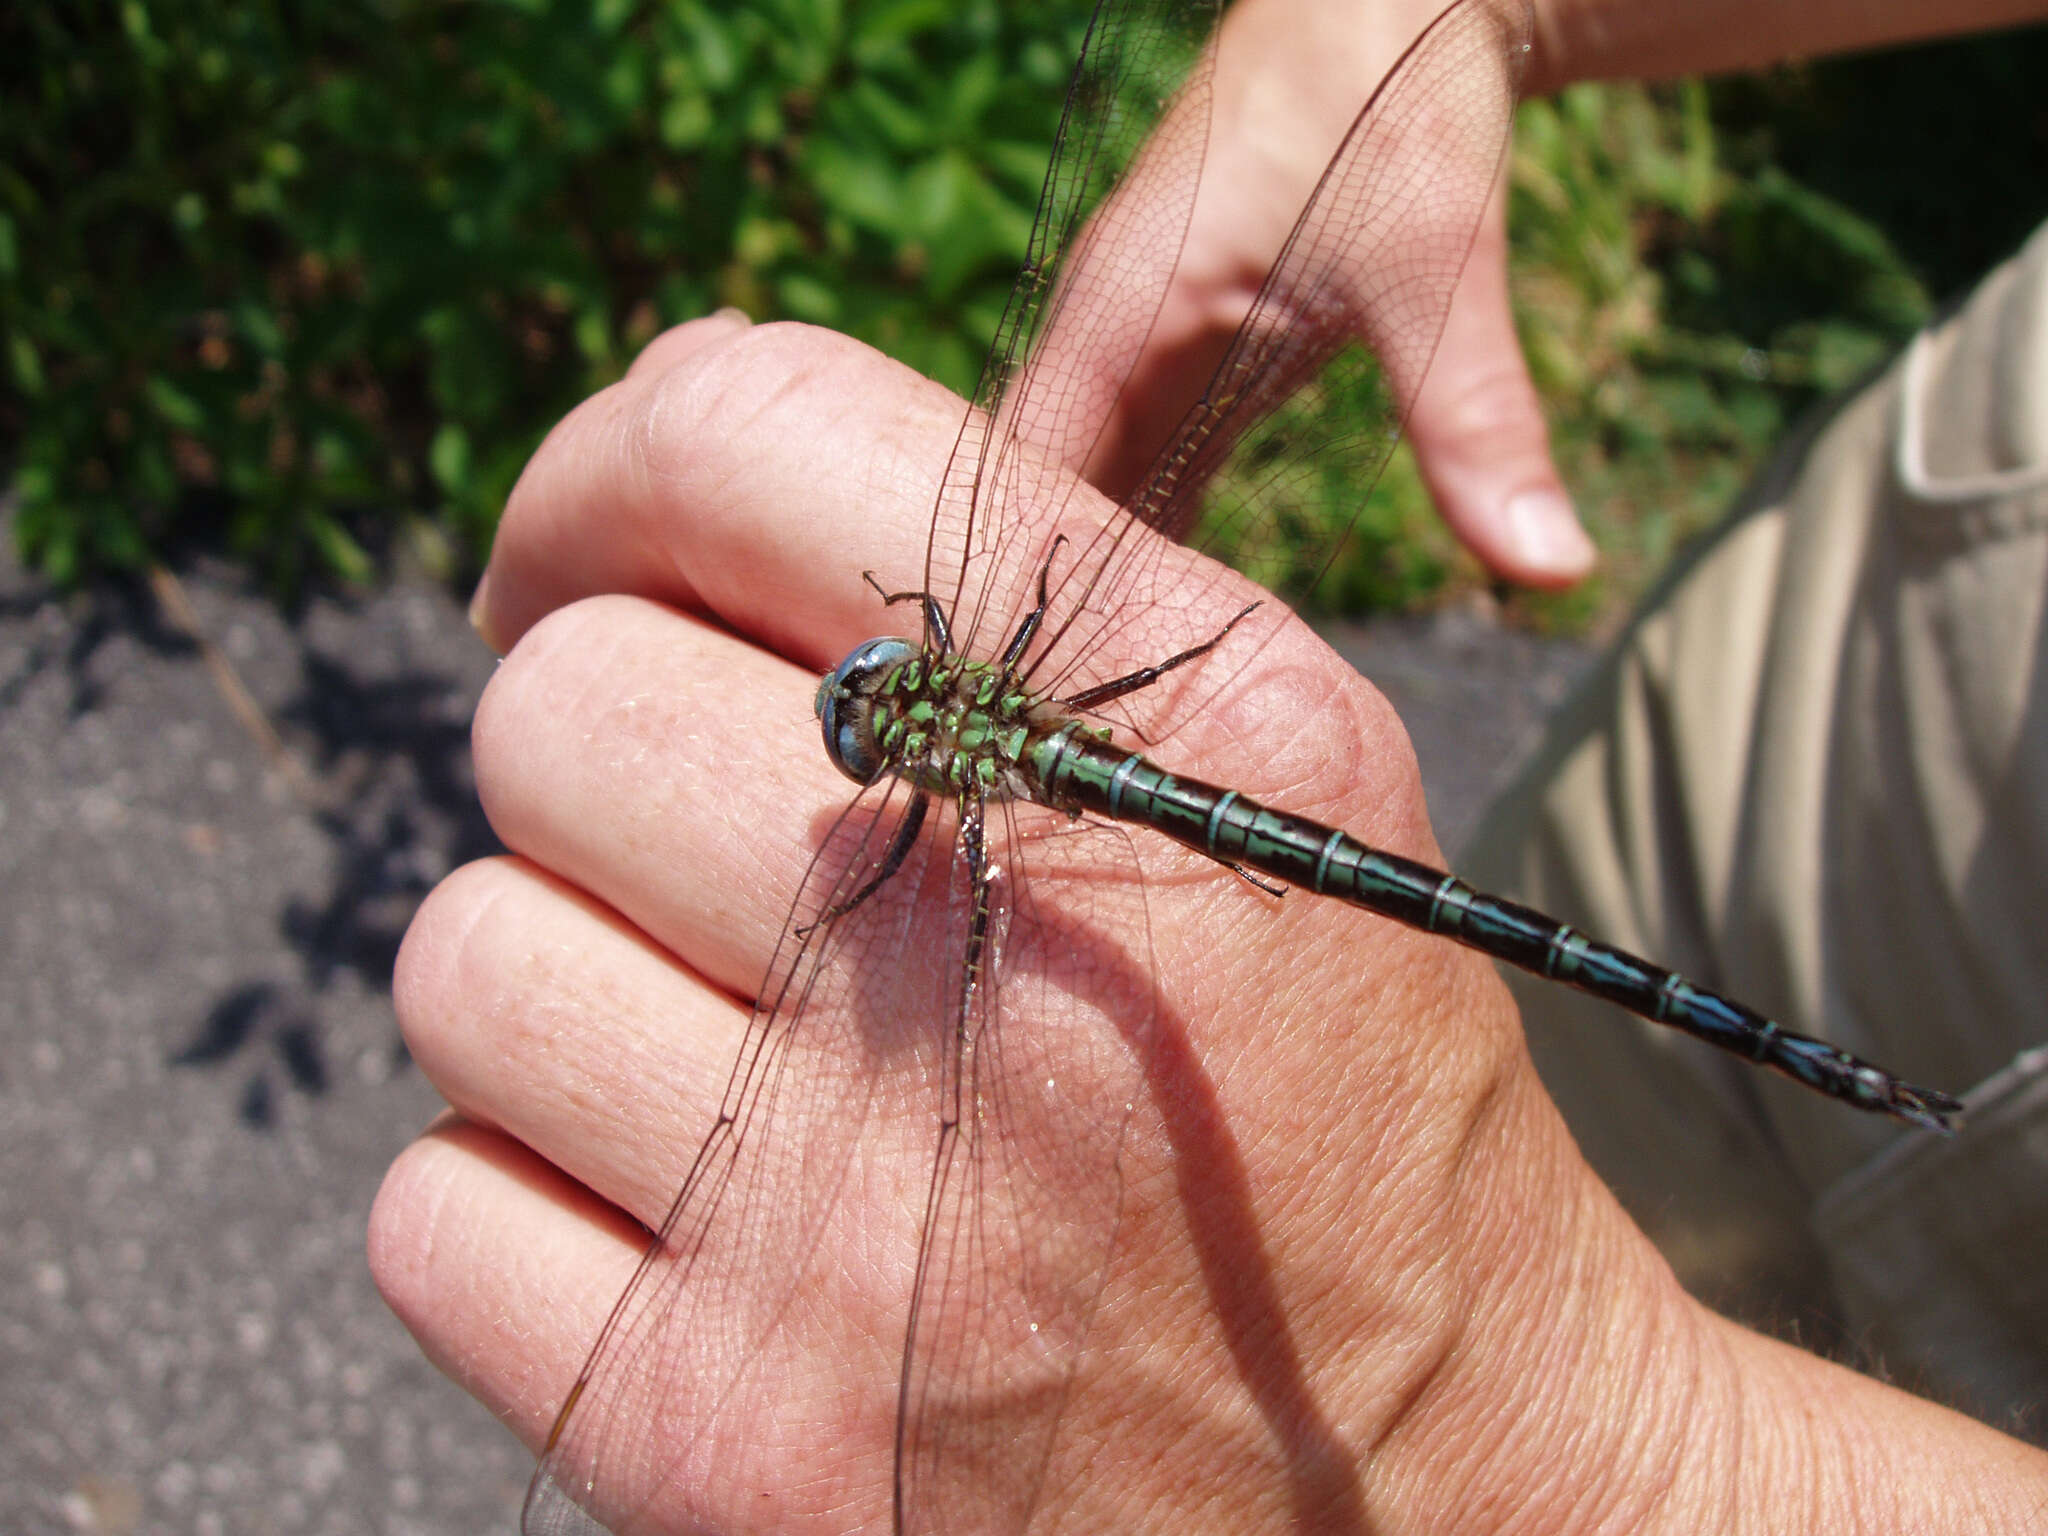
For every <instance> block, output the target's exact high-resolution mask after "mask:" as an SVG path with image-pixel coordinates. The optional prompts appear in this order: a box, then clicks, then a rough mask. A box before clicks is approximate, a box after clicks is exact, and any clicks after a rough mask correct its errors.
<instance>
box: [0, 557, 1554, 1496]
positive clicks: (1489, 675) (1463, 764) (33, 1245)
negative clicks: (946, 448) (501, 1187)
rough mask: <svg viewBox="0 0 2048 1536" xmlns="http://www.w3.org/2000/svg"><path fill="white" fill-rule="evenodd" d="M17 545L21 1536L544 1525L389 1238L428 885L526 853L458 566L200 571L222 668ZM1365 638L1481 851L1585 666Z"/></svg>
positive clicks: (1526, 643) (10, 854) (11, 1167)
mask: <svg viewBox="0 0 2048 1536" xmlns="http://www.w3.org/2000/svg"><path fill="white" fill-rule="evenodd" d="M11 533H12V530H11V529H9V528H7V527H5V526H4V523H0V543H4V545H5V548H6V549H7V550H8V551H11V549H12V545H13V540H12V537H11ZM11 560H12V557H11V553H10V554H7V555H0V891H4V893H5V894H4V897H0V913H4V919H0V974H4V976H5V977H6V989H5V1001H4V1002H0V1231H4V1232H5V1233H7V1234H8V1241H7V1242H6V1243H5V1244H4V1246H0V1352H4V1359H5V1362H6V1368H5V1371H4V1373H0V1511H4V1512H5V1513H4V1514H0V1531H4V1532H7V1533H15V1532H19V1533H23V1536H45V1533H55V1532H79V1531H97V1532H144V1531H147V1532H156V1531H165V1532H188V1531H189V1532H195V1533H200V1536H214V1533H242V1532H250V1533H255V1532H263V1533H272V1532H276V1533H296V1532H319V1533H344V1532H378V1533H389V1536H441V1533H457V1532H463V1533H470V1532H487V1531H494V1532H503V1533H509V1532H511V1531H512V1530H513V1528H514V1524H515V1521H516V1511H517V1508H518V1501H519V1496H520V1492H521V1490H522V1489H523V1487H524V1483H525V1478H526V1474H527V1471H528V1465H529V1464H528V1461H527V1458H526V1457H525V1455H524V1454H523V1453H522V1452H521V1451H520V1450H519V1448H518V1447H517V1446H516V1445H515V1444H514V1443H513V1441H512V1440H511V1438H510V1437H509V1436H508V1435H507V1434H505V1433H504V1431H502V1430H501V1429H499V1428H498V1427H497V1426H496V1424H495V1423H494V1422H493V1421H492V1420H491V1419H490V1418H489V1416H488V1415H486V1414H485V1413H484V1412H483V1410H481V1409H480V1408H478V1407H476V1406H475V1405H474V1404H473V1403H472V1402H470V1400H469V1399H468V1398H467V1397H466V1396H464V1394H463V1393H461V1392H460V1391H458V1390H457V1389H456V1388H455V1387H454V1386H453V1385H451V1384H449V1383H448V1382H446V1381H444V1380H443V1379H442V1378H441V1377H440V1376H439V1375H437V1374H436V1373H435V1372H434V1371H433V1370H432V1369H431V1368H430V1367H429V1366H427V1365H426V1364H425V1363H424V1362H423V1361H422V1360H421V1359H420V1358H419V1357H418V1355H417V1354H416V1353H415V1352H414V1350H413V1347H412V1344H411V1342H410V1340H409V1339H408V1337H407V1336H406V1334H405V1332H404V1330H403V1329H401V1328H400V1327H399V1325H398V1324H397V1322H396V1321H395V1320H393V1319H392V1318H391V1316H390V1315H389V1314H388V1313H387V1312H386V1311H385V1310H384V1307H383V1305H382V1303H381V1302H380V1301H379V1300H378V1298H377V1295H376V1292H375V1290H374V1288H373V1287H372V1286H371V1284H370V1278H369V1274H368V1271H367V1269H366V1268H365V1265H364V1261H363V1256H362V1244H363V1229H364V1222H365V1219H366V1216H367V1213H368V1210H369V1204H370V1200H371V1197H372V1195H373V1194H374V1193H375V1191H376V1188H377V1183H378V1180H379V1178H380V1177H381V1175H382V1172H383V1169H384V1166H385V1164H386V1162H387V1161H388V1160H389V1159H390V1157H391V1156H392V1154H394V1153H395V1152H396V1151H397V1150H398V1149H399V1148H400V1147H401V1146H402V1145H403V1144H404V1143H405V1142H406V1141H407V1140H408V1139H409V1138H410V1137H411V1136H412V1135H413V1133H414V1132H415V1131H416V1130H417V1129H418V1128H419V1126H420V1125H422V1124H423V1123H424V1122H425V1121H426V1120H427V1119H428V1118H429V1117H430V1116H431V1115H432V1114H433V1113H434V1112H435V1109H436V1108H437V1104H438V1101H437V1099H436V1096H435V1094H434V1093H433V1090H432V1089H431V1088H430V1087H428V1085H427V1084H426V1083H425V1082H424V1081H423V1080H422V1079H421V1077H420V1075H419V1073H418V1072H417V1071H415V1070H414V1069H413V1068H412V1067H411V1065H410V1063H409V1061H408V1059H407V1056H406V1053H405V1050H404V1047H403V1045H402V1043H401V1042H400V1039H399V1036H398V1029H397V1024H396V1021H395V1020H394V1018H393V1016H392V1012H391V1004H390V1000H389V996H388V991H389V984H390V975H391V960H392V956H393V954H394V953H395V951H396V947H397V943H398V939H399V936H400V935H401V934H402V933H403V931H404V927H405V923H406V920H407V918H408V917H409V916H410V914H411V911H412V908H413V906H414V904H415V903H416V902H417V901H418V899H419V897H420V896H421V894H422V893H423V892H424V891H425V890H426V889H427V888H428V887H429V886H431V885H432V883H433V882H434V881H435V880H436V879H438V878H439V877H440V876H441V874H443V873H444V872H445V871H447V870H448V869H450V868H452V867H453V866H454V865H456V864H457V863H460V862H462V861H464V860H467V859H470V858H473V857H476V856H477V855H479V854H481V853H483V852H486V851H488V850H489V849H490V848H491V847H492V846H493V845H492V842H491V838H490V834H489V831H488V829H487V828H486V827H485V826H484V825H483V823H482V820H481V817H480V815H479V813H478V812H477V810H476V807H475V803H474V796H473V794H472V791H471V783H470V776H469V761H468V719H469V715H470V712H471V709H472V708H473V706H474V704H475V700H476V696H477V694H478V692H479V691H480V689H481V688H482V686H483V683H484V680H485V679H486V678H487V677H488V676H489V674H490V670H491V664H492V663H491V658H490V656H489V655H488V654H487V653H486V652H485V650H484V648H483V647H482V645H481V644H479V643H478V642H477V641H476V639H475V638H474V637H473V636H472V635H471V634H470V632H469V629H468V627H467V625H466V624H465V623H464V621H463V618H462V614H461V610H460V607H459V605H458V604H457V603H456V602H455V601H454V600H453V599H451V598H450V597H449V596H448V595H447V594H446V593H445V592H443V591H441V590H439V589H437V588H435V587H433V586H431V585H428V584H425V583H400V584H398V585H396V586H394V587H393V588H392V589H391V590H388V591H385V592H382V593H379V594H378V595H376V596H375V597H374V598H371V599H368V600H365V601H362V602H360V603H357V604H353V605H342V604H338V603H332V602H326V601H320V602H315V603H313V604H312V605H310V606H309V607H308V608H307V609H306V610H305V611H304V612H303V613H301V614H298V615H296V616H294V617H292V618H290V619H286V618H281V617H280V616H279V615H278V614H277V613H276V612H275V611H274V610H273V609H272V608H271V607H269V606H268V605H267V604H265V603H264V602H262V601H261V600H260V599H259V598H257V597H255V596H253V595H251V594H250V593H249V592H247V591H246V590H244V589H243V588H242V587H241V586H240V585H239V584H238V582H237V581H236V580H235V579H233V578H232V577H231V576H229V575H227V574H225V573H223V572H221V571H217V570H211V569H206V568H201V569H198V570H191V571H186V572H184V573H182V588H183V590H184V591H185V592H186V593H187V594H189V599H190V604H191V608H192V611H193V616H194V618H195V619H196V632H197V633H199V634H203V635H205V636H206V637H208V640H209V642H210V645H211V646H214V647H217V648H218V650H217V652H215V653H213V654H212V655H209V651H208V649H207V648H205V647H202V646H200V645H198V644H196V643H195V642H194V640H193V638H192V633H193V632H194V631H193V629H191V628H187V627H183V626H181V625H180V624H179V623H177V622H175V621H174V620H173V619H172V618H167V617H166V614H167V612H168V610H167V609H166V608H165V606H164V604H163V602H162V601H161V600H160V599H159V598H158V597H156V596H153V595H152V594H150V593H149V592H147V591H141V592H121V591H114V590H102V591H96V592H89V593H85V594H81V595H78V596H75V597H69V598H53V597H50V596H49V595H47V594H46V593H44V592H42V591H41V590H40V589H39V588H38V587H37V586H36V585H35V584H34V583H33V582H31V581H30V580H28V579H27V578H26V577H24V576H23V575H22V573H21V572H20V570H19V569H18V568H17V567H15V566H14V565H13V564H12V563H11ZM1332 638H1333V640H1334V642H1335V643H1337V645H1338V647H1339V649H1340V650H1342V651H1343V652H1344V653H1345V654H1346V655H1347V656H1348V657H1350V658H1352V659H1353V660H1354V662H1356V663H1357V664H1359V665H1361V666H1362V667H1363V668H1364V670H1365V671H1366V672H1367V673H1368V675H1370V676H1372V677H1373V678H1374V679H1375V681H1377V682H1378V683H1379V684H1380V686H1381V687H1383V688H1384V689H1385V690H1386V691H1387V692H1388V693H1389V695H1391V696H1392V697H1393V699H1394V701H1395V703H1396V704H1397V705H1398V706H1400V708H1401V710H1402V713H1403V715H1404V717H1405V718H1406V719H1407V721H1408V724H1409V728H1410V730H1411V732H1412V734H1413V735H1414V737H1415V739H1416V742H1417V750H1418V754H1419V756H1420V757H1421V761H1422V765H1423V771H1424V777H1425V780H1426V782H1427V783H1428V784H1429V787H1430V801H1431V805H1432V808H1433V811H1434V813H1435V815H1436V818H1437V825H1438V827H1439V830H1440V832H1441V833H1442V835H1443V840H1444V842H1445V845H1446V846H1449V847H1456V846H1458V844H1459V843H1460V842H1461V841H1462V840H1463V838H1464V837H1465V836H1466V835H1467V833H1468V832H1469V831H1470V829H1471V827H1472V825H1473V823H1474V821H1475V819H1476V817H1477V815H1478V812H1479V810H1480V808H1481V806H1482V805H1483V803H1484V800H1485V797H1486V796H1487V795H1488V794H1490V793H1491V792H1492V791H1493V790H1494V789H1495V788H1496V787H1497V786H1498V784H1499V783H1500V781H1501V779H1502V777H1503V776H1504V774H1505V772H1506V764H1507V762H1508V759H1509V758H1510V757H1511V756H1512V755H1513V753H1514V751H1515V750H1516V749H1518V748H1519V747H1520V746H1522V745H1524V744H1526V743H1527V742H1528V741H1529V740H1531V739H1532V738H1533V733H1534V730H1535V728H1536V725H1537V722H1538V721H1539V719H1540V717H1541V714H1542V712H1543V710H1544V709H1545V708H1546V707H1547V706H1548V705H1549V704H1550V703H1552V702H1554V701H1555V700H1556V699H1557V698H1558V697H1559V696H1560V695H1561V693H1562V691H1563V689H1564V687H1565V680H1566V679H1567V677H1568V676H1569V675H1570V674H1571V673H1572V671H1573V670H1574V668H1575V667H1576V665H1577V664H1578V662H1579V660H1580V659H1581V656H1582V652H1581V650H1580V649H1579V648H1578V647H1574V646H1570V645H1564V644H1559V643H1556V642H1540V641H1534V640H1531V639H1529V638H1527V637H1523V636H1517V635H1514V634H1511V633H1507V632H1503V631H1501V630H1499V629H1497V628H1496V627H1494V626H1493V625H1492V624H1491V623H1490V622H1488V620H1487V619H1486V618H1485V617H1484V616H1483V615H1482V614H1479V613H1476V612H1464V613H1455V614H1449V615H1442V616H1438V617H1435V618H1431V619H1424V620H1408V621H1400V622H1395V623H1389V624H1375V625H1371V626H1366V627H1362V628H1354V629H1347V630H1344V631H1342V632H1340V633H1338V634H1335V635H1333V637H1332ZM223 659H224V660H225V661H226V662H228V663H230V664H231V666H232V669H233V671H234V673H235V674H236V675H238V676H239V677H240V679H241V680H242V681H243V682H244V683H245V684H246V685H247V688H248V691H249V693H250V695H252V696H253V699H254V702H255V704H256V705H257V707H258V709H259V710H260V713H261V715H262V716H263V717H264V718H267V719H268V720H269V721H270V722H272V723H274V725H275V726H276V729H277V731H278V733H279V735H280V736H281V737H282V740H283V743H284V744H285V746H286V747H287V748H288V749H289V753H290V757H291V759H293V760H296V761H297V762H299V763H301V764H303V765H304V766H305V768H306V769H307V770H309V772H308V773H307V774H306V775H305V776H303V777H299V778H296V779H295V777H294V775H293V774H291V773H289V772H286V771H283V770H281V769H280V768H279V767H278V766H277V763H278V762H279V761H283V760H282V759H277V758H274V757H271V756H269V755H267V754H266V751H265V750H264V749H263V747H262V746H261V745H260V744H259V742H258V740H257V738H256V737H255V736H254V735H253V734H252V732H251V730H250V728H249V727H248V726H247V724H246V723H245V722H244V721H243V720H242V719H241V718H239V717H238V716H237V714H236V712H235V710H234V709H233V708H232V707H231V704H230V698H229V694H228V692H226V691H224V689H223V686H222V684H221V682H220V676H219V671H220V669H219V662H220V661H221V660H223Z"/></svg>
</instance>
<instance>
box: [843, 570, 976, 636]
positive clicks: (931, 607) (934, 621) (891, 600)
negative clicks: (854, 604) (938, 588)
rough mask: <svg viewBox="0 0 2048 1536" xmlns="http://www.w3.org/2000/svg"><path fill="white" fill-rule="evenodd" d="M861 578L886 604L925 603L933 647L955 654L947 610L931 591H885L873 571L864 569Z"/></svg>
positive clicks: (925, 612)
mask: <svg viewBox="0 0 2048 1536" xmlns="http://www.w3.org/2000/svg"><path fill="white" fill-rule="evenodd" d="M860 574H861V578H862V579H863V580H864V581H866V582H867V584H868V585H869V586H871V587H873V588H874V589H875V595H876V596H877V597H879V598H881V600H882V602H883V604H884V605H885V606H889V607H893V606H894V605H895V604H897V603H923V604H924V627H925V629H926V630H927V631H928V632H929V633H930V635H931V639H932V648H933V649H935V650H937V651H938V653H939V654H940V655H942V656H950V655H952V654H953V627H952V626H951V625H950V624H948V623H947V622H946V610H945V609H943V608H941V607H940V606H939V600H938V599H937V598H936V597H933V596H932V595H931V593H929V592H884V591H883V590H882V584H881V583H880V582H879V581H877V580H875V573H874V572H873V571H862V572H861V573H860Z"/></svg>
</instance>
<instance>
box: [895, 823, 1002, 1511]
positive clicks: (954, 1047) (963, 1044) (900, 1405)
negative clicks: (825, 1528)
mask: <svg viewBox="0 0 2048 1536" xmlns="http://www.w3.org/2000/svg"><path fill="white" fill-rule="evenodd" d="M986 811H987V802H986V801H985V800H984V799H983V798H982V797H981V795H980V794H978V793H976V792H974V791H972V790H970V791H969V792H968V793H966V794H964V795H962V796H961V799H960V845H959V846H960V856H961V858H962V859H964V860H965V861H966V864H967V880H968V891H969V896H968V919H967V942H966V945H965V946H964V948H963V949H962V952H961V957H960V971H959V986H958V990H957V992H956V993H955V996H954V1005H953V1008H952V1015H953V1017H952V1021H951V1026H950V1028H949V1029H948V1030H947V1033H946V1038H945V1041H944V1044H943V1045H942V1046H941V1053H942V1054H941V1065H940V1068H939V1144H938V1148H937V1150H936V1152H935V1153H934V1155H933V1157H932V1177H931V1183H930V1184H929V1186H927V1188H926V1190H925V1201H924V1222H923V1225H922V1228H921V1230H920V1231H919V1233H918V1245H917V1273H916V1277H915V1278H914V1280H913V1281H912V1283H911V1289H910V1315H909V1318H908V1319H907V1321H906V1323H905V1326H904V1332H903V1364H902V1368H901V1371H900V1372H899V1374H898V1376H897V1379H896V1455H895V1463H896V1466H895V1477H894V1480H893V1492H892V1504H893V1506H894V1520H895V1524H894V1529H896V1530H898V1531H901V1530H904V1529H906V1528H907V1527H906V1523H905V1521H906V1516H907V1514H908V1510H907V1509H906V1507H905V1496H906V1493H907V1491H908V1489H907V1485H906V1482H905V1478H904V1466H903V1464H904V1457H905V1455H906V1453H908V1451H909V1449H910V1437H911V1431H912V1427H913V1421H914V1419H915V1417H916V1414H917V1407H918V1405H917V1401H916V1397H917V1378H918V1366H919V1361H918V1344H919V1340H918V1335H919V1332H920V1330H921V1329H922V1328H923V1327H924V1318H925V1308H926V1305H927V1303H928V1302H929V1301H930V1299H931V1298H930V1296H929V1295H928V1292H929V1291H930V1289H931V1284H932V1264H933V1257H934V1255H933V1246H934V1231H935V1229H936V1227H937V1226H938V1223H939V1218H940V1210H941V1205H942V1201H943V1199H944V1195H945V1191H946V1185H947V1182H948V1180H949V1179H950V1178H951V1176H952V1170H953V1159H954V1158H955V1157H957V1156H958V1155H959V1153H960V1132H961V1127H962V1125H963V1124H964V1117H965V1114H966V1112H967V1110H968V1109H969V1108H971V1107H972V1106H971V1105H969V1104H968V1103H967V1089H966V1078H967V1050H968V1036H969V1034H970V1032H971V1029H972V1025H971V1023H970V1020H971V1019H972V1018H973V1016H974V1008H975V996H976V994H977V993H979V992H980V990H981V985H982V979H983V978H982V966H983V964H984V963H985V961H986V959H987V954H988V930H989V916H990V912H991V909H992V904H993V902H994V899H995V880H994V876H993V874H992V873H991V872H990V869H989V864H988V851H987V846H986V843H985V841H984V834H985V827H984V818H985V815H986ZM940 1300H941V1302H943V1300H944V1298H943V1297H941V1298H940ZM932 1347H934V1346H933V1345H932V1344H931V1343H930V1342H927V1344H926V1348H932Z"/></svg>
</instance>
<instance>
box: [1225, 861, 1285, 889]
mask: <svg viewBox="0 0 2048 1536" xmlns="http://www.w3.org/2000/svg"><path fill="white" fill-rule="evenodd" d="M1223 863H1224V865H1225V867H1227V868H1228V869H1229V870H1230V871H1231V872H1232V873H1234V874H1235V875H1236V876H1237V877H1238V878H1239V879H1240V880H1242V881H1244V883H1245V884H1246V885H1249V886H1254V887H1256V888H1257V889H1259V890H1262V891H1264V892H1265V893H1266V894H1267V895H1268V896H1285V895H1286V894H1287V887H1286V886H1284V885H1282V884H1281V883H1280V882H1279V881H1278V880H1261V879H1260V878H1259V877H1258V876H1257V875H1255V874H1253V873H1252V872H1251V871H1250V870H1248V869H1246V868H1245V867H1244V866H1243V865H1242V864H1237V863H1233V862H1232V861H1231V860H1229V859H1225V860H1223Z"/></svg>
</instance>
